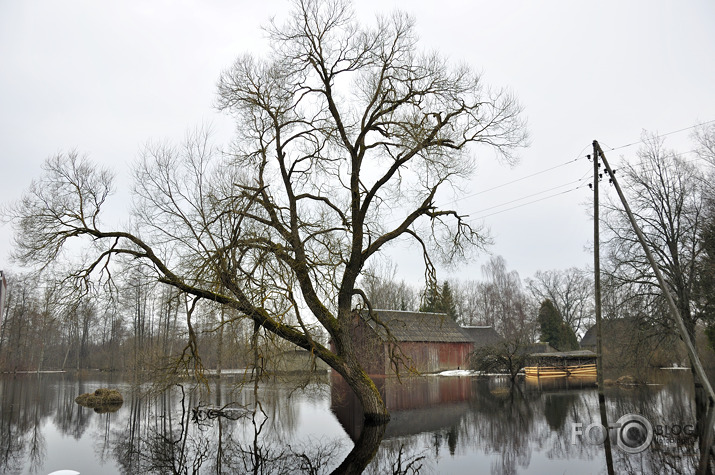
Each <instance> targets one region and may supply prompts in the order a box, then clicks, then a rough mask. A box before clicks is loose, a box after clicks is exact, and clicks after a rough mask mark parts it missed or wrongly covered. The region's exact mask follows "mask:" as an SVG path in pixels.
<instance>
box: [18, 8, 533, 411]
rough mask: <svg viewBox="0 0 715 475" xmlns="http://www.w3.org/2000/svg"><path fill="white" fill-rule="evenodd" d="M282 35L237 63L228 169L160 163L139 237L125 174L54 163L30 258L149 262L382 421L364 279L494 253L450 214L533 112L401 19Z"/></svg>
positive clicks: (33, 219) (228, 96)
mask: <svg viewBox="0 0 715 475" xmlns="http://www.w3.org/2000/svg"><path fill="white" fill-rule="evenodd" d="M267 32H268V37H269V40H270V44H271V47H272V49H271V53H270V54H268V55H267V56H265V57H263V58H257V57H254V56H252V55H249V54H247V55H243V56H240V57H239V58H238V59H237V60H236V62H235V63H234V64H233V66H231V67H230V68H228V69H227V70H226V71H225V72H224V73H223V74H222V75H221V77H220V78H219V81H218V106H219V107H220V108H221V109H223V110H225V111H227V112H229V113H231V114H232V115H233V116H234V117H235V120H236V130H237V136H236V140H235V143H234V147H233V148H232V150H231V152H230V153H219V152H218V150H217V149H216V148H214V147H212V146H211V145H210V141H209V138H208V135H207V134H205V133H203V132H201V131H199V132H197V133H194V134H192V135H190V136H189V138H188V139H187V141H186V143H185V144H183V146H181V147H168V146H152V145H150V146H147V148H146V149H145V150H144V152H143V157H142V160H141V161H140V162H139V163H138V165H137V166H136V168H135V187H134V196H135V203H136V205H135V213H134V218H135V219H134V223H133V224H132V226H129V227H127V228H126V229H124V230H108V229H105V228H104V227H103V226H102V224H101V222H100V220H99V216H100V211H101V208H102V205H103V204H104V202H105V199H106V198H107V196H108V195H109V193H110V191H111V189H112V179H111V178H112V177H111V174H110V173H109V172H107V171H104V170H100V169H98V168H97V167H96V166H94V165H93V164H91V163H90V162H89V161H88V160H86V159H84V158H81V157H80V156H78V154H76V153H70V154H61V155H58V156H56V157H53V158H51V159H50V160H48V161H47V163H46V165H45V175H44V176H43V178H41V179H40V180H39V181H37V182H35V183H34V184H33V185H32V187H31V188H30V190H29V191H28V193H27V194H26V195H25V197H24V198H23V199H22V201H21V202H20V203H18V204H17V206H15V207H14V208H13V209H12V210H11V213H10V214H11V215H12V216H13V217H14V218H16V220H17V223H18V239H17V246H18V252H17V257H18V258H19V259H20V260H21V261H22V262H27V263H30V262H32V263H48V262H50V261H52V260H54V259H55V258H57V257H58V255H59V254H60V252H61V250H62V249H63V247H64V246H65V244H66V243H67V241H68V240H70V239H74V238H81V237H84V238H88V239H89V240H90V241H91V243H92V246H93V247H92V251H91V256H92V257H91V259H89V260H88V261H87V262H86V263H84V264H83V265H82V266H81V268H80V269H78V272H77V274H76V275H77V276H79V277H86V276H88V275H89V274H90V273H92V272H95V271H99V270H102V269H103V270H104V274H103V275H104V277H108V276H109V274H108V272H109V271H110V270H111V269H112V267H111V266H110V265H109V263H110V260H111V259H112V258H113V257H115V256H126V257H128V258H131V259H132V260H139V261H141V262H143V263H144V264H145V265H146V266H148V267H149V268H150V269H151V270H152V271H153V273H154V275H155V277H156V279H157V280H158V281H159V282H162V283H164V284H168V285H170V286H173V287H175V288H177V289H178V290H180V291H182V292H185V293H186V294H189V295H191V296H193V297H195V299H207V300H210V301H213V302H216V303H219V304H222V305H225V306H228V307H230V308H232V309H234V310H235V311H237V312H239V313H240V314H241V315H242V316H244V317H247V318H250V319H252V320H254V321H255V322H256V324H257V325H259V326H261V327H262V328H264V329H265V330H267V331H269V332H272V333H273V334H275V335H277V336H279V337H281V338H284V339H286V340H288V341H290V342H292V343H294V344H296V345H298V346H300V347H302V348H305V349H308V350H310V351H311V352H312V354H314V355H316V356H317V357H319V358H322V359H323V360H324V361H325V362H326V363H327V364H328V365H330V366H331V367H332V368H333V369H334V370H335V371H336V372H338V373H339V374H341V375H342V376H343V377H344V378H345V379H346V381H347V382H348V384H350V386H351V387H352V388H353V390H354V391H355V393H356V394H357V396H358V397H359V399H360V401H361V403H362V405H363V410H364V411H365V414H366V415H367V416H369V417H374V418H376V419H385V418H386V417H387V411H386V409H385V406H384V404H383V401H382V399H381V398H380V395H379V393H378V392H377V389H376V388H375V385H374V384H373V382H372V381H371V380H370V378H369V377H368V375H367V374H366V373H365V371H364V370H363V369H362V368H361V366H360V364H359V362H358V356H357V355H356V354H355V351H354V348H353V343H352V334H351V329H352V325H351V319H352V318H353V313H352V306H353V301H354V298H355V297H356V296H358V297H360V298H362V300H363V301H364V303H365V304H366V305H368V306H369V301H368V300H367V298H366V296H365V293H364V292H363V290H361V289H360V288H359V287H358V286H357V284H356V283H357V282H358V278H359V277H360V274H361V272H362V270H363V268H364V266H365V265H366V263H368V262H369V261H370V259H371V258H372V257H373V256H375V255H376V254H378V253H380V252H381V251H384V250H385V249H386V247H387V246H388V245H390V244H392V243H394V242H395V241H396V240H397V239H398V238H407V239H411V240H414V241H415V242H417V243H418V245H419V246H420V247H421V248H422V249H423V258H424V260H425V265H426V268H427V273H428V275H433V265H432V259H433V258H434V257H439V258H444V259H447V260H450V259H458V258H460V257H461V256H463V255H464V253H465V251H466V250H468V249H470V248H472V247H473V246H475V245H476V246H480V245H481V244H482V243H483V236H482V235H481V234H480V233H478V232H477V230H475V229H472V228H471V227H470V226H469V225H468V224H467V223H466V221H464V219H463V216H461V215H460V214H459V213H458V212H457V211H455V210H452V209H447V208H441V207H438V206H437V205H436V204H435V197H436V195H437V192H438V190H441V189H442V188H444V187H448V186H451V185H453V184H455V183H457V181H458V180H459V179H461V178H465V177H468V176H469V174H470V173H471V172H472V171H473V164H474V159H475V157H474V154H473V152H474V148H473V147H471V146H472V145H475V144H484V145H487V146H489V148H492V149H495V150H497V151H498V152H499V153H500V154H501V155H503V156H504V157H505V158H506V159H507V160H512V159H513V158H514V157H513V154H512V153H513V151H514V149H515V148H516V147H519V146H522V145H524V144H525V139H526V136H525V128H524V124H523V122H522V119H521V118H520V107H519V105H518V104H517V102H516V101H515V99H514V98H513V96H512V95H511V94H509V93H508V92H506V91H503V90H499V91H495V90H491V89H489V88H487V87H486V86H485V85H484V84H483V83H482V80H481V78H480V76H479V75H478V74H476V73H475V72H473V71H472V70H471V69H469V68H468V67H466V66H457V67H452V66H451V65H449V64H448V62H447V61H446V60H445V59H444V58H443V57H441V56H440V55H439V54H436V53H421V52H420V51H419V50H418V48H417V40H416V37H415V34H414V31H413V20H412V19H411V18H409V17H408V16H407V15H405V14H402V13H395V14H393V15H392V16H389V17H386V18H378V19H377V22H376V24H375V25H374V26H370V27H366V26H363V25H360V24H358V23H357V22H356V20H355V19H354V18H353V16H352V11H351V6H350V4H349V3H348V2H344V1H332V0H326V1H321V0H315V1H313V0H309V1H295V2H293V12H292V14H291V15H290V17H289V19H288V21H287V22H286V23H285V24H281V25H277V24H271V25H270V26H269V27H268V28H267ZM306 309H307V312H309V313H310V317H308V315H306V313H307V312H306ZM189 313H190V312H189ZM315 321H317V322H318V323H319V324H320V327H322V329H324V331H326V332H327V333H328V334H329V337H330V339H331V343H332V344H331V346H330V347H328V346H326V345H324V344H321V343H320V341H322V340H321V339H319V338H318V337H319V336H320V335H319V333H318V330H317V329H316V328H315V327H314V326H311V325H310V323H311V322H315Z"/></svg>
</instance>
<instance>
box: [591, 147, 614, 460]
mask: <svg viewBox="0 0 715 475" xmlns="http://www.w3.org/2000/svg"><path fill="white" fill-rule="evenodd" d="M600 167H601V164H600V162H599V161H598V142H596V141H595V140H594V141H593V272H594V276H593V281H594V290H595V296H594V299H595V304H596V308H595V310H596V381H597V384H598V407H599V410H600V413H601V426H602V427H604V428H605V429H604V431H605V432H606V434H605V436H606V438H605V440H604V441H603V447H604V448H605V450H606V468H607V469H608V473H609V474H611V473H614V472H613V454H612V453H611V437H610V434H609V430H608V429H607V427H608V414H607V413H606V395H605V394H604V387H603V332H602V330H603V326H602V324H601V244H600V239H601V237H600V233H599V214H598V181H599V179H600V176H599V175H600V174H599V173H598V169H599V168H600Z"/></svg>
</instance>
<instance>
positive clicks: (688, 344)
mask: <svg viewBox="0 0 715 475" xmlns="http://www.w3.org/2000/svg"><path fill="white" fill-rule="evenodd" d="M593 150H594V163H596V162H598V157H599V156H600V158H601V159H602V160H603V165H604V166H605V167H606V172H608V177H609V178H610V179H611V181H612V183H613V185H614V186H615V187H616V192H617V193H618V197H619V198H620V199H621V202H622V203H623V208H624V209H625V211H626V214H627V215H628V219H629V220H630V222H631V226H632V227H633V230H634V231H635V232H636V235H637V236H638V241H640V243H641V246H642V247H643V251H644V252H645V255H646V257H647V258H648V262H649V263H650V265H651V267H652V268H653V272H654V273H655V277H656V279H658V284H659V285H660V288H661V290H662V291H663V295H664V296H665V299H666V301H667V302H668V308H669V309H670V315H671V317H672V318H673V320H674V321H675V323H676V325H677V326H678V330H679V332H680V336H681V338H682V339H683V342H684V343H685V348H686V349H687V350H688V356H689V357H690V364H691V365H693V369H694V370H695V374H696V375H697V377H698V379H700V382H701V384H702V385H703V389H704V390H705V392H706V394H707V395H708V398H709V399H710V406H713V405H714V404H715V393H713V388H712V386H711V385H710V380H709V379H708V376H707V374H706V373H705V369H704V368H703V365H702V363H701V362H700V358H699V357H698V354H697V352H696V351H695V346H694V345H693V342H692V341H691V340H690V335H688V331H687V329H686V328H685V322H683V317H682V316H681V315H680V311H678V307H677V305H675V301H674V300H673V296H672V295H671V294H670V291H669V290H668V287H667V285H666V283H665V279H664V278H663V274H662V273H661V272H660V269H659V268H658V264H657V263H656V261H655V259H654V258H653V254H652V253H651V251H650V248H649V247H648V244H647V243H646V240H645V237H644V236H643V232H642V231H641V229H640V227H639V226H638V223H636V220H635V217H634V216H633V213H632V212H631V208H630V206H628V202H627V201H626V197H625V195H624V194H623V190H621V187H620V185H619V184H618V181H617V180H616V175H615V174H614V173H613V170H611V167H610V166H609V165H608V161H607V160H606V155H605V154H604V153H603V150H602V149H601V146H600V145H599V144H598V142H597V141H595V140H594V141H593ZM597 168H598V167H597V166H594V169H597ZM596 174H597V172H596ZM594 179H595V178H594ZM596 181H597V180H596ZM594 188H597V183H594ZM596 196H598V195H596ZM596 216H598V214H596ZM596 305H598V303H597V304H596ZM596 318H598V317H596ZM597 325H598V323H597ZM599 342H600V338H599V337H597V340H596V344H597V345H599V344H600V343H599ZM599 354H600V349H599Z"/></svg>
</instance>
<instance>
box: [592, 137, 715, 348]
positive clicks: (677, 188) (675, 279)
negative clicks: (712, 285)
mask: <svg viewBox="0 0 715 475" xmlns="http://www.w3.org/2000/svg"><path fill="white" fill-rule="evenodd" d="M644 144H645V145H644V146H643V147H642V148H641V149H640V150H639V152H638V161H637V162H636V163H635V164H633V165H632V164H625V165H623V166H622V167H621V168H620V169H619V170H618V173H619V175H622V176H623V181H625V182H626V183H627V186H628V189H629V191H630V193H629V204H630V206H631V208H632V210H633V212H634V214H635V215H636V219H637V221H638V222H639V224H640V226H641V229H642V231H643V234H644V235H645V238H646V241H647V242H648V246H649V247H650V249H651V251H652V252H653V255H654V257H655V259H656V260H657V261H658V265H659V267H660V269H661V271H662V273H663V274H664V276H665V279H666V281H667V284H668V291H669V292H671V294H672V295H673V297H674V300H675V302H676V304H677V305H678V308H679V311H680V314H681V315H682V317H683V320H684V321H685V325H686V328H687V330H688V333H689V336H690V338H691V341H695V325H696V323H697V320H698V315H697V313H696V312H694V311H693V310H694V309H693V300H692V297H693V286H694V284H695V276H696V263H697V261H698V257H699V255H700V253H701V243H700V241H699V236H700V231H701V228H702V226H703V210H704V196H703V194H702V193H701V190H702V188H701V187H700V184H701V182H702V174H701V172H700V170H699V169H698V168H697V167H696V166H695V165H694V164H693V163H691V162H688V161H687V160H685V159H683V158H682V157H681V156H679V155H678V154H676V153H675V152H673V151H672V150H668V149H666V148H665V147H664V145H663V141H662V140H661V139H658V138H656V137H652V136H645V137H644ZM604 219H605V225H606V228H607V233H608V234H607V240H606V242H605V244H606V245H607V252H608V256H607V257H608V264H609V265H608V266H607V267H608V268H607V269H606V270H607V272H609V274H610V275H609V276H608V279H609V281H610V283H611V285H617V286H623V285H625V286H628V287H630V292H628V293H627V294H629V295H631V297H630V298H631V299H633V298H636V297H637V298H638V299H639V300H640V301H641V304H640V305H643V304H648V305H649V306H650V307H651V308H652V309H655V308H657V307H662V305H661V304H659V301H660V296H661V290H660V287H659V286H658V282H657V280H656V279H655V276H654V275H653V271H652V269H651V267H650V265H649V263H648V261H647V260H646V258H645V255H644V253H643V250H642V248H641V246H640V244H639V242H638V239H637V237H636V235H635V233H634V231H633V229H632V227H631V225H630V223H629V222H628V218H627V217H626V214H625V211H624V210H623V209H622V208H621V207H620V206H619V205H618V204H616V203H614V202H612V201H611V202H609V203H608V204H607V205H606V213H605V216H604ZM661 303H662V302H661ZM648 313H649V314H650V315H649V317H652V316H654V315H664V313H665V312H653V313H650V312H648ZM665 314H666V315H667V313H665ZM657 323H658V324H661V325H663V326H665V327H666V328H669V329H671V330H672V328H673V325H674V322H670V320H669V319H661V320H660V321H659V322H657Z"/></svg>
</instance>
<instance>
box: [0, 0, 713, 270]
mask: <svg viewBox="0 0 715 475" xmlns="http://www.w3.org/2000/svg"><path fill="white" fill-rule="evenodd" d="M287 8H288V4H287V2H284V1H278V0H268V1H262V2H255V1H251V2H248V1H228V0H211V1H201V2H199V1H188V0H187V1H181V2H178V1H168V0H167V1H151V2H147V1H139V0H129V1H121V2H119V1H112V2H97V1H93V0H86V1H79V0H77V1H57V0H36V1H27V2H25V1H22V2H21V1H11V0H0V157H1V160H2V161H1V162H0V163H1V164H2V168H1V169H0V202H2V203H7V202H10V201H14V200H16V199H18V198H19V197H20V196H21V194H22V192H23V190H24V189H26V188H27V186H28V185H29V183H30V181H31V180H32V178H33V177H37V176H38V175H39V174H40V166H41V164H42V162H43V160H44V159H45V158H46V157H48V156H50V155H52V154H55V153H57V152H60V151H67V150H70V149H73V148H76V149H77V150H79V151H80V152H82V153H86V154H88V155H89V156H91V157H92V158H93V159H94V160H96V161H98V162H101V163H103V164H107V165H109V166H111V167H112V168H113V169H114V170H115V171H116V172H117V173H118V174H119V176H120V181H119V182H118V186H119V187H120V188H126V184H127V178H126V177H127V170H128V164H129V163H131V162H132V161H133V160H134V159H135V158H136V156H137V153H138V150H139V148H140V147H141V146H142V144H144V143H146V142H147V141H148V140H159V141H164V140H166V141H169V142H177V141H179V140H181V138H182V137H183V136H184V134H185V133H186V131H187V130H188V129H190V128H193V127H195V126H197V125H199V124H201V123H210V124H213V127H214V129H215V131H216V138H217V140H219V141H223V142H227V141H228V140H229V139H230V136H231V131H232V124H231V121H230V119H229V118H228V117H227V116H225V115H222V114H219V113H217V112H216V111H215V110H214V109H213V108H212V104H213V101H214V94H215V84H216V80H217V78H218V75H219V73H220V72H221V71H222V70H223V69H225V68H226V67H228V66H229V65H230V64H231V62H232V61H233V59H235V57H236V56H238V55H239V54H241V53H243V52H253V53H260V51H264V50H265V49H266V43H265V41H264V35H263V33H262V31H261V30H260V28H259V27H260V25H262V24H265V23H266V21H267V19H268V18H269V17H271V16H273V15H278V16H279V17H280V16H281V15H283V14H285V11H286V10H287ZM395 8H399V9H401V10H405V11H407V12H409V13H411V14H413V15H414V17H415V18H416V20H417V28H418V32H419V34H420V37H421V45H422V46H423V47H424V48H426V49H436V50H439V51H440V52H442V53H443V54H445V55H447V56H448V57H450V58H451V59H452V60H454V61H455V62H466V63H468V64H470V65H472V66H473V67H475V68H476V69H477V70H480V71H483V73H484V78H485V80H486V81H487V82H488V83H489V84H492V85H494V86H498V87H500V86H506V87H509V88H510V89H511V90H512V91H513V92H514V93H515V94H516V95H517V96H518V97H519V100H520V102H521V103H522V104H523V105H524V107H525V112H526V116H527V118H528V121H529V130H530V134H531V139H532V145H531V147H530V148H528V149H525V150H523V151H522V152H521V162H520V164H519V165H518V166H516V167H514V168H510V167H507V166H504V165H500V164H498V163H497V162H496V161H495V160H494V159H493V157H491V156H488V155H485V156H484V157H483V158H482V159H481V160H480V165H479V169H478V171H477V174H476V176H475V178H474V180H473V186H472V187H471V190H470V194H474V193H479V192H482V191H485V190H488V189H490V188H493V187H494V186H496V185H501V184H504V183H508V182H511V181H513V180H516V179H519V178H521V177H526V176H529V175H531V174H534V173H536V172H539V171H542V170H546V169H549V168H551V167H556V166H557V165H563V166H559V167H557V168H555V169H554V170H551V171H548V172H545V173H541V174H539V175H537V176H535V177H533V178H529V179H524V180H521V181H518V182H516V183H514V184H512V185H508V186H503V187H499V188H497V189H495V190H492V191H486V192H484V193H480V194H477V195H474V196H471V197H469V198H467V199H464V200H461V201H460V202H459V209H460V210H461V211H463V212H466V213H469V214H470V215H472V216H475V217H482V216H485V215H489V214H491V213H494V212H498V211H502V210H504V209H505V208H510V207H513V206H516V205H519V204H522V203H524V202H527V201H533V200H535V199H539V198H543V197H548V196H550V195H553V194H555V193H559V192H561V191H567V190H570V189H572V188H575V187H576V186H577V185H578V184H579V183H578V180H579V179H581V178H583V177H584V176H585V175H587V174H588V173H589V172H590V170H591V169H590V164H589V162H588V161H586V160H585V159H582V160H576V161H574V159H576V158H577V157H582V156H584V155H585V154H586V153H589V152H590V144H591V141H592V140H593V139H597V140H599V141H600V142H601V144H602V145H603V146H604V149H605V150H606V151H607V155H608V156H609V159H610V160H611V161H613V162H615V167H616V168H617V162H618V161H619V158H620V156H621V155H623V156H624V157H625V158H628V157H632V156H633V154H634V153H635V150H636V148H637V147H635V146H634V147H628V148H623V149H620V150H618V151H614V152H613V153H611V154H608V150H609V148H611V147H619V146H622V145H625V144H629V143H633V142H636V141H637V140H638V139H639V137H640V134H641V131H642V130H643V129H646V130H649V131H657V132H660V133H666V132H670V131H674V130H678V129H682V128H685V127H688V126H691V125H693V124H695V123H697V122H705V121H711V120H714V119H715V87H714V85H715V61H714V60H713V58H714V57H715V28H714V27H713V26H714V25H715V2H713V1H712V0H700V1H683V2H673V1H660V0H647V1H646V0H644V1H627V2H624V1H622V0H619V1H600V2H575V1H572V0H568V1H539V2H533V1H531V2H530V1H510V2H495V1H453V0H441V1H439V2H436V1H429V2H427V1H398V0H382V1H358V2H356V5H355V9H356V12H357V14H358V15H359V16H360V17H361V18H364V19H365V20H371V19H372V18H373V17H374V14H375V13H378V12H382V13H389V12H390V11H392V10H394V9H395ZM667 143H668V144H670V145H671V146H673V147H676V148H678V149H680V150H683V151H685V150H690V148H688V147H689V142H688V132H682V133H678V134H673V135H671V136H669V138H668V142H667ZM569 161H572V163H570V164H566V163H567V162H569ZM586 183H588V180H586V181H584V182H581V184H582V185H584V186H582V187H581V188H580V189H578V190H575V191H571V192H569V193H564V194H561V195H559V196H555V197H552V198H548V199H544V200H543V201H539V202H537V203H533V204H530V205H528V206H523V207H520V208H517V209H513V210H510V211H504V212H500V213H499V214H494V215H491V216H486V217H485V218H484V224H485V225H486V226H487V227H489V228H490V229H491V232H492V236H493V239H494V242H495V244H494V246H492V247H491V248H490V251H491V252H492V253H494V254H499V255H502V256H504V258H505V259H506V260H507V263H508V265H509V267H510V268H512V269H516V270H518V271H519V272H520V274H521V276H522V278H524V277H529V276H531V275H532V274H533V273H534V272H535V271H537V270H539V269H543V270H546V269H559V268H567V267H570V266H584V265H588V264H589V263H590V262H591V258H590V256H589V255H588V253H587V252H586V251H585V248H586V247H588V246H589V245H590V242H591V237H592V224H591V221H590V219H589V216H588V214H587V211H586V207H585V206H584V202H585V201H587V200H588V197H589V190H588V188H587V186H585V185H586ZM556 187H559V188H556ZM549 189H553V190H552V191H550V192H547V193H543V194H538V195H534V194H535V193H539V192H543V191H544V190H549ZM529 195H534V196H532V197H531V198H528V199H525V200H522V201H514V202H513V203H511V204H509V205H506V206H504V207H497V208H492V207H494V206H496V205H499V204H502V203H506V202H510V201H513V200H517V199H518V198H521V197H524V196H529ZM117 197H118V203H115V205H114V208H113V210H112V211H113V212H116V211H117V210H120V209H121V208H122V206H124V203H125V202H126V199H122V197H126V195H123V194H122V193H121V192H120V193H118V195H117ZM10 245H11V230H10V227H9V226H8V225H4V226H2V227H0V269H3V268H5V269H8V268H11V267H12V264H11V263H10V261H9V259H8V253H9V247H10ZM487 258H488V256H487V255H482V256H481V258H480V259H478V260H477V261H475V262H472V263H469V264H467V265H466V266H463V267H461V268H460V270H459V272H458V275H459V276H461V277H462V278H479V277H480V270H479V266H480V265H481V264H482V263H483V262H484V261H485V260H486V259H487ZM395 260H396V261H397V263H398V265H399V268H400V275H401V277H404V278H407V279H408V280H411V281H415V280H414V278H415V276H421V275H422V271H421V269H420V268H419V267H416V266H415V264H414V261H415V259H409V258H404V257H399V256H398V255H397V254H396V258H395ZM445 276H446V274H442V275H441V276H440V277H445Z"/></svg>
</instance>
